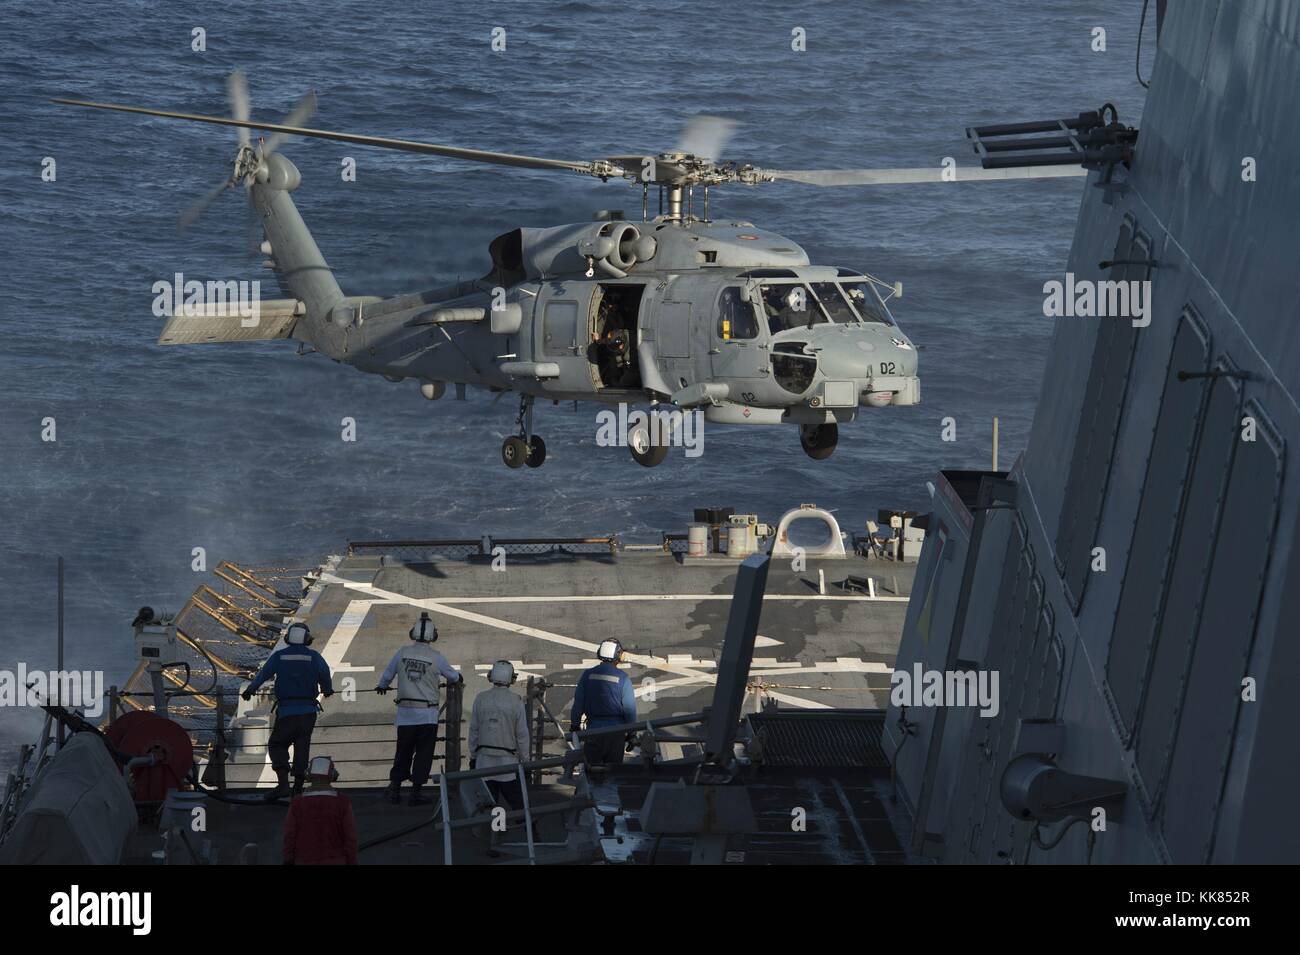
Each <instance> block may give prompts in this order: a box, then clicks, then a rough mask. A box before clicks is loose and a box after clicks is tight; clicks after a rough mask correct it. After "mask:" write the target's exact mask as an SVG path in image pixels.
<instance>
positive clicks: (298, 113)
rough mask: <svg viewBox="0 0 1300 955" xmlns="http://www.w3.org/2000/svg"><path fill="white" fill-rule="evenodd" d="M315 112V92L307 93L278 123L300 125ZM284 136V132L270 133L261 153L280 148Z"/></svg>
mask: <svg viewBox="0 0 1300 955" xmlns="http://www.w3.org/2000/svg"><path fill="white" fill-rule="evenodd" d="M315 112H316V94H315V93H308V94H307V95H306V96H304V97H303V98H302V99H300V100H298V105H297V106H295V107H294V108H293V112H291V113H290V114H289V115H288V116H286V117H285V118H284V120H283V121H282V122H281V123H280V125H281V126H301V125H302V124H303V123H305V122H307V120H309V119H311V117H312V114H313V113H315ZM244 134H245V135H247V134H248V131H247V130H245V131H244ZM285 138H286V135H285V134H284V133H272V134H271V138H270V139H268V140H267V141H266V146H265V147H264V148H263V154H264V155H267V156H269V155H271V153H273V152H275V151H276V150H277V149H279V148H280V144H281V143H282V142H284V140H285Z"/></svg>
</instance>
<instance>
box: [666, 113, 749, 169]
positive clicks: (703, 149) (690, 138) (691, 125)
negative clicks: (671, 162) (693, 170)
mask: <svg viewBox="0 0 1300 955" xmlns="http://www.w3.org/2000/svg"><path fill="white" fill-rule="evenodd" d="M735 129H736V121H735V120H734V119H725V118H723V117H721V116H692V117H691V118H690V120H689V121H688V122H687V123H686V126H685V128H683V129H682V136H681V140H680V141H679V142H678V144H677V152H679V153H686V154H687V155H689V156H698V157H700V158H701V159H721V158H722V151H723V150H724V149H726V147H727V142H728V141H729V140H730V139H731V134H732V133H733V132H734V131H735Z"/></svg>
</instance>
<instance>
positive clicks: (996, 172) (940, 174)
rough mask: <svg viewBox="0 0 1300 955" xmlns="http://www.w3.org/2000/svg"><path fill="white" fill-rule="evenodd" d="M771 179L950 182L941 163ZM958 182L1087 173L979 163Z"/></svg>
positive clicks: (956, 173) (957, 174)
mask: <svg viewBox="0 0 1300 955" xmlns="http://www.w3.org/2000/svg"><path fill="white" fill-rule="evenodd" d="M759 172H760V173H761V174H762V175H764V176H770V177H771V178H772V179H777V180H781V179H785V180H788V181H790V182H802V183H804V184H805V185H809V186H893V185H904V184H907V183H916V182H948V181H952V180H946V179H944V172H945V170H944V169H943V168H942V167H939V166H924V167H921V168H919V169H762V170H759ZM952 173H953V177H954V179H955V180H956V181H957V182H988V181H995V180H1002V179H1058V178H1062V177H1066V176H1086V175H1088V170H1086V169H1084V168H1082V167H1081V166H1007V167H1005V168H1003V169H984V168H982V167H980V166H957V167H955V168H953V169H952Z"/></svg>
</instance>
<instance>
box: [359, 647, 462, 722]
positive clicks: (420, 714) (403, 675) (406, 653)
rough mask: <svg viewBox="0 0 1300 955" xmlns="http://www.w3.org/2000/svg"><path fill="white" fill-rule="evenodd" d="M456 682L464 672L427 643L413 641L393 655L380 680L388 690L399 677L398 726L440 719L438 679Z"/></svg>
mask: <svg viewBox="0 0 1300 955" xmlns="http://www.w3.org/2000/svg"><path fill="white" fill-rule="evenodd" d="M439 676H442V677H446V679H447V682H449V683H455V682H457V681H458V680H459V679H460V673H459V672H458V671H457V670H456V668H455V667H453V666H452V665H451V664H450V663H448V662H447V658H446V657H444V656H443V655H442V654H441V653H439V652H438V651H437V650H435V649H433V647H431V646H429V644H427V643H419V642H415V643H410V644H407V645H406V646H404V647H402V649H400V650H398V651H397V652H396V653H394V654H393V659H391V660H389V661H388V666H387V667H385V668H384V675H383V676H382V677H380V679H379V686H380V687H382V688H384V689H387V688H388V685H389V684H390V683H392V682H393V677H397V715H396V716H395V717H394V719H393V723H394V725H396V726H426V725H429V724H436V723H437V722H438V678H439Z"/></svg>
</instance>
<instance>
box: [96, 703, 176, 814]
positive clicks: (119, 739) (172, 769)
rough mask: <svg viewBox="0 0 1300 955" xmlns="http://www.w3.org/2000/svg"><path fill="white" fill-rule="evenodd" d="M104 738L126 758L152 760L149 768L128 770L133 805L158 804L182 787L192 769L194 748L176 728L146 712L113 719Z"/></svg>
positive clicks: (171, 722)
mask: <svg viewBox="0 0 1300 955" xmlns="http://www.w3.org/2000/svg"><path fill="white" fill-rule="evenodd" d="M104 735H105V736H107V737H108V740H109V742H110V743H112V744H113V746H115V747H116V748H117V749H118V751H119V752H122V753H125V754H126V755H128V756H132V757H136V756H153V757H154V764H153V765H152V766H143V765H142V766H135V767H133V768H132V770H131V775H132V786H131V792H132V795H133V796H134V798H135V801H136V802H137V803H161V802H163V801H164V800H165V799H166V798H167V792H168V791H169V790H172V789H181V788H183V787H184V784H185V778H186V777H187V776H188V775H189V774H190V769H191V767H192V766H193V765H194V744H193V743H192V742H191V741H190V735H189V733H187V732H185V730H184V729H182V728H181V727H180V725H179V724H177V723H175V722H173V721H172V720H169V719H168V718H167V717H165V716H159V715H158V714H157V713H153V712H151V711H149V710H135V711H134V712H131V713H127V714H125V715H124V716H120V717H118V718H117V719H115V720H114V721H113V724H112V725H111V726H109V727H108V729H107V730H106V731H105V733H104Z"/></svg>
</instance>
